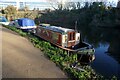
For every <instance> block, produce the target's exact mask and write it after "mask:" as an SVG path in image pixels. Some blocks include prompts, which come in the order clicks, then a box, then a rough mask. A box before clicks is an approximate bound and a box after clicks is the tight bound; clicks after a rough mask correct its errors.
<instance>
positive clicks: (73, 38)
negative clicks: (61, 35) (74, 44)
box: [68, 32, 75, 40]
mask: <svg viewBox="0 0 120 80" xmlns="http://www.w3.org/2000/svg"><path fill="white" fill-rule="evenodd" d="M68 36H69V37H68V38H69V40H75V32H71V33H69V34H68Z"/></svg>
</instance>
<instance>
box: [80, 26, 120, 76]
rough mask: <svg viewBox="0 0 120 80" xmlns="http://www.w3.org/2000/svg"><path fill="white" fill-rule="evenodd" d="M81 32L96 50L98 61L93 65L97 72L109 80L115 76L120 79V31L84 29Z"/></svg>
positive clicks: (96, 28) (99, 28) (95, 28)
mask: <svg viewBox="0 0 120 80" xmlns="http://www.w3.org/2000/svg"><path fill="white" fill-rule="evenodd" d="M79 30H80V32H82V38H83V39H84V41H87V42H88V43H90V44H92V45H93V46H94V47H95V49H96V52H95V56H96V59H95V61H93V63H92V64H91V66H92V67H93V68H94V69H95V70H96V72H98V73H100V74H102V75H104V76H105V77H107V78H108V77H109V78H110V77H111V76H113V75H115V76H117V77H118V78H120V77H119V75H120V30H118V29H114V28H101V27H91V28H90V27H89V28H88V29H87V28H85V27H82V28H80V29H79Z"/></svg>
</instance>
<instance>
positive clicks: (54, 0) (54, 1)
mask: <svg viewBox="0 0 120 80" xmlns="http://www.w3.org/2000/svg"><path fill="white" fill-rule="evenodd" d="M17 1H18V2H45V3H47V4H45V3H41V4H37V5H31V4H30V7H31V9H32V7H36V8H37V7H41V8H43V9H44V8H50V6H51V5H50V4H49V3H50V2H52V3H54V4H55V3H56V2H61V1H62V3H64V2H90V1H92V2H94V1H104V2H107V1H108V2H114V6H116V5H117V1H118V0H0V2H17Z"/></svg>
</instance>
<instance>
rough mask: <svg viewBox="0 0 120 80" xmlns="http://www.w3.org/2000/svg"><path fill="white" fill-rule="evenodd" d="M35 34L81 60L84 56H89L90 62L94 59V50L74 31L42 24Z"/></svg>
mask: <svg viewBox="0 0 120 80" xmlns="http://www.w3.org/2000/svg"><path fill="white" fill-rule="evenodd" d="M33 32H34V34H35V35H36V36H38V37H40V38H42V39H44V40H46V41H49V42H50V43H52V44H54V45H56V46H57V47H59V48H62V49H64V50H66V51H68V53H77V55H78V59H79V60H80V59H82V58H81V57H82V56H83V55H85V56H88V57H89V59H88V60H90V61H91V60H93V58H94V56H93V55H94V52H95V50H94V48H93V47H92V46H91V45H90V44H88V43H85V42H83V41H82V40H81V37H80V33H78V32H76V31H75V30H73V29H68V28H62V27H57V26H50V25H44V24H41V25H39V26H38V27H37V28H36V29H35V30H33Z"/></svg>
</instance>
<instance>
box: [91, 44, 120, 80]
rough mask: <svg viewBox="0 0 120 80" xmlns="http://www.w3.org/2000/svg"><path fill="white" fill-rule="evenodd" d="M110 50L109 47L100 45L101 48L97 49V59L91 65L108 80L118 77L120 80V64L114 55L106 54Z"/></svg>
mask: <svg viewBox="0 0 120 80" xmlns="http://www.w3.org/2000/svg"><path fill="white" fill-rule="evenodd" d="M108 48H109V45H100V47H98V48H96V49H95V50H96V52H95V56H96V59H95V60H94V61H93V62H92V63H91V67H92V68H93V69H94V70H95V71H96V72H97V73H99V74H102V75H103V76H105V77H106V78H111V77H112V76H116V77H117V78H119V79H120V63H119V61H118V60H117V59H116V57H114V54H112V55H110V53H106V52H107V49H108ZM119 55H120V54H119ZM119 55H118V56H119ZM115 56H116V55H115Z"/></svg>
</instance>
